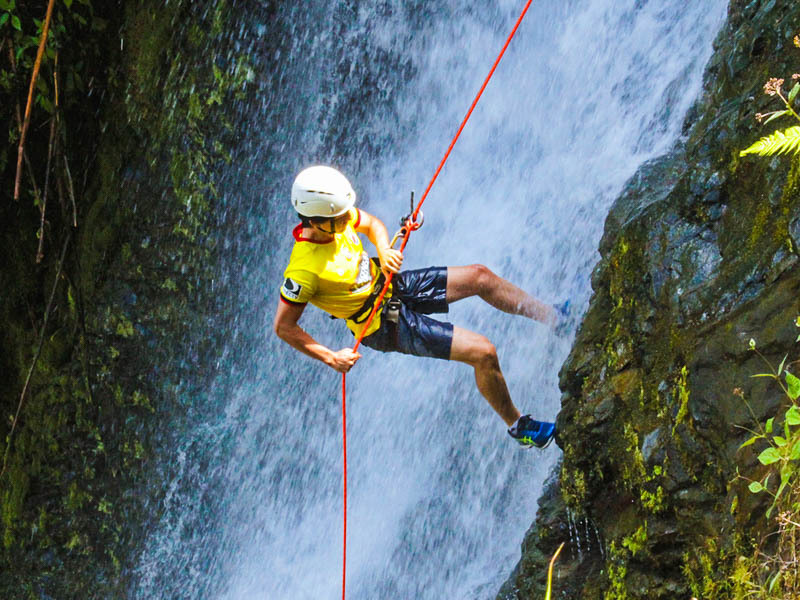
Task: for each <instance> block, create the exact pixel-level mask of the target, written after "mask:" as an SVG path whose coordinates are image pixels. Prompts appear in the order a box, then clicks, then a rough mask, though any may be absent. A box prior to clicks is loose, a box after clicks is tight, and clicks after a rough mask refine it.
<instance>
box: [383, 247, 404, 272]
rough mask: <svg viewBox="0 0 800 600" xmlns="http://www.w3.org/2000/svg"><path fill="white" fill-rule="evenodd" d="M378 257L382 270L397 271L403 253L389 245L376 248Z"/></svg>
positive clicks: (401, 263)
mask: <svg viewBox="0 0 800 600" xmlns="http://www.w3.org/2000/svg"><path fill="white" fill-rule="evenodd" d="M378 259H379V260H380V261H381V269H383V271H384V272H386V271H388V272H389V273H398V272H399V271H400V267H401V266H403V253H402V252H400V250H395V249H394V248H389V246H385V247H383V248H378Z"/></svg>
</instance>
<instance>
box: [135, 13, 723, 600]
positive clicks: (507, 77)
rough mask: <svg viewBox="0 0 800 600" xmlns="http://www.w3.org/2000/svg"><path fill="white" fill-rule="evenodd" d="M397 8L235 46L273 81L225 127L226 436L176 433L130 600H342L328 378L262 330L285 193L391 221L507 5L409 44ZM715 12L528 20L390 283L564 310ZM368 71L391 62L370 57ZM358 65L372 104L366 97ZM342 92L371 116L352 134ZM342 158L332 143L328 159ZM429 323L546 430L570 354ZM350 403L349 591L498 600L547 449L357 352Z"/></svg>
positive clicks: (658, 142)
mask: <svg viewBox="0 0 800 600" xmlns="http://www.w3.org/2000/svg"><path fill="white" fill-rule="evenodd" d="M411 4H413V3H412V2H400V1H399V0H397V1H386V2H381V3H363V6H362V7H361V8H360V9H358V10H355V11H353V12H348V11H347V10H345V8H344V7H343V6H342V5H341V4H340V3H339V2H322V1H317V0H314V1H310V2H304V3H303V4H302V6H301V8H291V9H284V10H285V11H286V12H287V13H291V18H288V17H287V18H286V21H287V22H289V21H291V22H293V23H294V29H293V30H292V31H291V35H290V38H289V41H286V42H284V44H283V46H282V49H281V55H280V56H277V55H276V54H275V53H274V51H273V50H269V54H268V55H266V54H259V52H266V50H263V49H264V48H267V47H269V36H270V35H272V34H271V33H270V29H269V23H266V22H265V23H264V24H263V27H259V26H257V27H254V28H252V29H248V30H246V31H245V30H243V31H242V32H240V33H239V35H240V36H241V40H240V41H241V45H242V47H243V48H244V49H245V50H247V51H249V52H251V54H252V56H253V59H254V60H255V61H256V63H259V62H260V63H262V64H263V68H267V67H266V65H268V64H272V63H271V62H270V61H275V60H277V61H278V63H277V64H278V65H279V72H278V73H277V76H276V78H275V79H272V80H267V79H266V78H265V80H264V81H263V82H262V84H261V88H260V90H259V93H258V94H256V95H254V96H253V97H252V98H251V100H250V101H249V105H248V106H247V107H245V108H243V109H242V111H243V114H245V115H247V123H246V130H247V131H246V139H245V140H244V141H243V142H242V152H241V155H242V156H243V158H241V160H240V161H239V162H238V163H237V164H235V165H234V166H233V167H232V172H231V173H230V174H228V177H229V179H230V180H231V181H234V180H235V181H238V182H239V183H238V185H237V186H233V185H232V189H233V191H231V192H229V195H228V197H227V199H226V201H227V202H228V203H230V204H232V205H238V206H240V207H245V208H244V209H242V210H246V211H250V212H252V219H250V220H248V221H247V223H246V225H243V226H242V229H241V231H239V234H240V237H238V239H234V240H231V243H232V244H234V243H235V244H237V247H238V248H239V251H238V254H237V256H238V260H239V261H240V264H239V263H237V264H236V265H235V268H234V269H232V270H238V272H239V276H240V277H241V285H242V289H243V294H242V295H243V297H245V298H248V299H249V300H248V301H247V303H246V304H243V305H241V306H231V307H230V310H231V311H232V313H234V314H235V319H234V321H235V323H236V327H235V329H234V330H233V331H231V332H230V339H231V345H234V344H236V343H239V342H237V340H238V339H239V336H243V337H247V336H249V337H250V338H251V339H255V340H256V342H255V343H254V345H253V347H252V355H251V358H250V362H249V364H248V365H247V366H246V367H244V368H241V367H240V368H241V369H242V370H241V373H240V374H239V375H238V378H239V381H240V382H241V383H240V385H239V386H238V388H237V389H236V391H235V393H233V394H232V395H231V397H229V398H228V400H227V401H226V403H225V405H224V406H222V407H219V409H218V411H217V415H218V418H217V419H216V420H212V421H210V422H207V423H204V424H203V425H202V426H201V427H198V428H197V429H196V430H192V431H189V432H187V433H186V434H184V435H182V436H181V437H180V439H179V440H178V447H177V448H176V449H175V454H174V456H172V457H170V458H169V459H168V460H172V461H174V465H173V468H172V472H173V473H174V479H173V480H172V481H169V482H166V484H165V487H166V488H167V490H168V491H167V495H166V498H165V500H164V502H163V503H162V505H161V506H160V507H158V508H157V510H158V514H159V515H160V518H159V520H158V522H157V524H156V526H155V527H154V528H153V530H152V532H151V533H150V536H149V540H150V541H149V543H148V544H147V549H146V550H145V552H144V554H143V556H142V559H141V562H140V564H139V566H138V567H137V570H136V580H135V583H134V584H133V594H132V595H133V596H134V597H136V598H161V597H185V598H214V599H220V600H223V599H224V600H228V599H230V600H245V599H247V600H250V599H253V600H255V599H269V600H305V599H317V598H335V597H339V595H340V594H341V591H340V584H341V532H342V529H341V528H342V498H341V430H340V412H339V411H340V408H339V402H340V387H339V386H340V379H339V377H338V376H337V375H336V374H335V373H334V372H333V371H331V370H330V369H328V368H327V367H324V366H323V365H321V364H317V363H314V362H312V361H311V360H310V359H307V358H305V357H302V356H300V355H299V354H297V353H295V352H294V351H293V350H291V349H290V348H289V347H288V346H287V345H285V344H283V343H281V342H280V341H279V340H276V339H275V337H274V336H273V335H272V333H271V327H270V326H271V318H272V314H273V311H274V307H275V305H276V304H277V289H278V287H279V284H280V281H281V274H282V269H283V266H284V264H285V262H286V260H287V259H288V253H289V251H290V249H291V243H292V239H291V235H290V233H289V232H290V229H291V226H292V225H293V219H292V217H291V214H290V211H289V208H288V190H289V185H290V183H291V179H292V177H293V175H294V173H296V172H297V171H298V170H299V169H301V168H302V167H304V166H307V165H308V164H311V163H314V162H328V163H333V164H335V165H337V166H339V167H341V168H342V169H343V170H345V172H346V173H347V175H348V176H349V177H350V178H351V180H352V181H353V182H354V185H355V187H356V190H357V192H358V194H359V206H361V207H362V208H364V209H365V210H367V211H369V212H371V213H373V214H376V215H378V216H379V217H381V218H383V219H384V220H385V221H386V222H387V225H388V226H389V227H390V228H394V226H395V223H396V219H397V217H398V216H400V214H401V212H402V211H403V210H404V209H406V206H407V200H408V193H409V190H411V189H416V190H417V194H418V196H419V194H420V193H421V192H422V191H423V189H424V186H425V185H426V184H427V182H428V180H429V178H430V177H431V175H432V174H433V171H434V169H435V167H436V165H437V164H438V162H439V160H440V159H441V156H442V154H443V153H444V151H445V149H446V147H447V144H448V143H449V141H450V139H451V138H452V135H453V134H454V133H455V130H456V127H457V125H458V123H459V122H460V121H461V119H462V118H463V116H464V114H465V112H466V109H467V107H468V106H469V103H470V102H471V100H472V98H473V97H474V94H475V93H476V92H477V90H478V88H479V86H480V84H481V82H482V81H483V78H484V77H485V76H486V73H487V71H488V69H489V67H490V66H491V63H492V61H493V60H494V57H495V56H496V54H497V52H498V51H499V49H500V47H501V46H502V43H503V41H504V40H505V36H506V35H507V34H508V32H509V30H510V28H511V26H512V24H513V22H514V20H515V19H516V17H517V15H518V13H519V10H521V8H522V6H523V4H524V3H523V2H522V0H514V1H510V0H502V1H500V2H497V3H494V7H493V8H486V7H485V4H486V3H483V2H473V1H471V0H470V1H468V2H465V1H463V0H462V1H458V2H457V1H455V0H449V1H447V2H436V3H428V4H426V5H425V10H426V11H427V13H426V14H427V18H426V20H425V22H424V26H412V25H411V24H410V22H409V19H408V14H409V11H411V13H413V11H412V9H410V8H405V5H411ZM431 5H434V6H433V7H432V6H431ZM725 7H726V2H724V1H722V0H704V1H703V2H700V1H698V0H694V1H692V2H686V1H685V0H616V1H611V0H558V1H555V0H539V1H537V2H534V4H533V6H532V8H531V10H530V12H529V14H528V15H527V17H526V19H525V21H524V23H523V25H522V26H521V28H520V30H519V32H518V34H517V36H516V38H515V39H514V41H513V43H512V45H511V47H510V48H509V50H508V52H507V54H506V56H505V58H504V59H503V62H502V63H501V65H500V67H499V69H498V71H497V72H496V74H495V76H494V79H493V80H492V82H491V83H490V85H489V88H488V89H487V91H486V93H485V94H484V97H483V99H482V100H481V103H480V104H479V105H478V108H477V110H476V111H475V113H474V114H473V117H472V119H471V121H470V123H469V125H468V126H467V129H466V130H465V132H464V134H463V136H462V138H461V140H460V142H459V144H458V145H457V146H456V149H455V150H454V152H453V154H452V155H451V157H450V160H449V162H448V164H447V166H446V167H445V169H444V171H443V172H442V175H441V176H440V178H439V180H438V182H437V184H436V186H435V187H434V189H433V191H432V193H431V194H430V196H429V198H428V200H427V201H426V204H425V214H426V225H425V227H424V228H423V229H422V230H420V231H419V232H417V233H415V234H414V235H413V236H412V238H411V243H410V245H409V248H408V250H407V254H406V262H405V267H406V268H414V267H419V266H424V265H428V264H444V265H447V264H467V263H471V262H481V263H484V264H486V265H487V266H489V267H490V268H492V269H493V270H494V271H496V272H497V273H499V274H501V275H502V276H504V277H507V278H509V279H511V280H512V281H514V282H515V283H517V284H518V285H520V286H522V287H524V288H525V289H527V290H529V291H530V292H531V293H533V294H534V295H536V296H538V297H540V298H541V299H542V300H544V301H548V302H555V301H560V300H562V299H564V298H567V297H569V298H571V299H572V302H573V305H574V306H575V308H576V309H577V310H578V311H579V312H580V311H582V310H583V308H584V307H585V305H586V303H587V302H588V298H589V295H590V291H591V290H590V288H589V284H588V279H589V275H590V272H591V269H592V267H593V266H594V263H595V262H596V259H597V253H596V247H597V244H598V242H599V238H600V235H601V233H602V227H603V221H604V219H605V215H606V213H607V210H608V208H609V206H610V204H611V202H612V201H613V200H614V198H615V196H616V195H617V194H618V192H619V191H620V189H621V187H622V185H623V183H624V182H625V181H626V179H627V178H628V177H630V176H631V175H632V174H633V173H634V172H635V170H636V168H637V167H638V166H639V165H640V164H641V163H642V162H643V161H645V160H647V159H649V158H652V157H655V156H658V155H659V154H661V153H663V152H664V151H665V150H667V149H668V148H669V147H670V146H671V145H672V144H673V143H674V142H675V140H676V139H677V138H678V136H679V133H680V126H681V122H682V119H683V115H684V114H685V112H686V110H687V109H688V108H689V106H690V105H691V103H692V102H693V101H694V100H695V99H696V97H697V96H698V94H699V91H700V83H701V74H702V69H703V66H704V65H705V63H706V61H707V60H708V58H709V56H710V53H711V42H712V40H713V38H714V36H715V35H716V32H717V31H718V29H719V27H720V26H721V24H722V21H723V19H724V13H725ZM415 10H416V13H414V14H418V13H419V11H420V9H415ZM249 17H250V18H253V15H252V14H251V15H249ZM345 17H346V18H345ZM382 53H385V54H386V55H387V56H389V57H391V58H390V59H389V60H388V61H386V62H385V63H383V62H381V61H379V60H377V59H375V57H376V56H380V55H381V54H382ZM365 65H366V67H365ZM360 68H368V70H369V72H370V73H371V74H372V75H374V77H372V79H370V81H369V87H370V90H369V91H374V90H377V92H375V94H377V96H375V95H373V96H372V97H371V98H364V94H365V93H366V92H365V89H364V88H363V86H364V83H363V81H362V80H361V79H359V73H361V71H359V69H360ZM397 68H409V69H410V72H411V73H412V75H411V78H410V79H409V80H408V81H406V79H408V77H401V76H400V74H399V73H398V72H397V71H396V69H397ZM276 81H277V82H278V84H277V85H276ZM342 82H343V83H342ZM360 86H361V87H360ZM348 98H351V99H352V98H356V99H358V98H361V99H363V102H365V103H368V104H369V103H371V104H369V106H371V107H373V108H372V109H371V110H370V111H367V112H366V114H365V115H364V116H361V115H356V116H353V115H351V113H349V112H348V111H349V107H348ZM376 98H377V100H376ZM335 140H347V143H343V142H341V143H339V144H338V145H336V146H335V149H334V145H333V144H334V143H335ZM369 144H373V145H374V147H375V150H376V151H375V152H368V151H367V150H366V148H367V146H368V145H369ZM306 312H307V314H306V315H304V319H303V321H302V324H303V325H304V326H305V327H306V328H307V329H308V330H309V331H310V332H311V333H312V334H313V335H314V336H315V337H316V338H317V339H318V340H320V341H322V342H323V343H326V344H328V345H330V346H333V347H344V346H348V345H351V344H352V337H350V336H349V334H348V333H347V332H346V329H345V327H344V325H343V324H342V323H340V322H332V321H329V320H328V319H326V318H323V317H322V316H320V315H319V313H318V312H316V310H315V309H313V308H309V310H308V311H306ZM447 318H448V319H450V320H451V321H453V322H454V323H457V324H459V325H461V326H464V327H468V328H471V329H474V330H477V331H480V332H481V333H484V334H485V335H487V336H488V337H489V338H490V339H492V340H493V341H494V342H495V344H496V345H497V347H498V351H499V354H500V360H501V365H502V367H503V369H504V371H505V374H506V378H507V380H508V383H509V387H510V389H511V393H512V396H513V398H514V399H515V402H516V403H517V405H518V406H519V407H520V408H521V409H522V410H523V411H524V412H531V413H533V415H534V416H535V417H538V418H543V419H549V420H552V419H553V418H554V417H555V415H556V413H557V411H558V407H559V391H558V387H557V381H558V377H557V373H558V369H559V367H560V365H561V363H562V362H563V360H564V358H565V357H566V355H567V352H568V351H569V343H570V340H569V339H557V338H555V337H554V336H553V334H551V333H549V332H548V331H547V330H546V329H545V328H544V327H542V326H541V325H538V324H536V323H534V322H532V321H527V320H525V319H522V318H520V317H512V316H508V315H505V314H502V313H498V312H496V311H493V310H492V309H490V308H489V307H487V306H486V305H484V304H482V303H481V302H480V301H479V300H467V301H464V302H462V303H459V304H457V305H454V306H453V307H452V309H451V313H450V315H449V316H448V317H447ZM262 332H263V333H262ZM231 368H234V367H233V366H232V367H231ZM348 387H349V400H348V458H349V460H348V468H349V491H350V495H349V501H348V502H349V514H348V525H349V530H348V534H349V535H348V598H351V599H353V600H356V599H362V600H367V599H375V598H399V599H407V598H408V599H411V598H414V599H423V598H424V599H432V600H434V599H436V600H438V599H440V598H444V597H449V598H459V599H462V598H464V599H471V598H481V599H484V598H494V596H495V594H496V592H497V590H498V588H499V586H500V584H501V583H502V581H503V580H504V579H505V578H506V577H507V575H508V573H509V572H510V571H511V569H512V568H513V566H514V564H515V563H516V561H517V560H518V558H519V546H520V542H521V541H522V538H523V536H524V533H525V531H526V529H527V528H528V527H529V526H530V523H531V522H532V520H533V518H534V515H535V511H536V508H537V501H538V497H539V494H540V492H541V489H542V485H543V482H544V480H545V478H546V477H547V475H548V473H549V472H550V470H551V469H552V467H553V465H554V463H555V461H556V460H557V457H558V454H559V450H558V449H557V448H555V446H553V447H551V448H549V449H548V450H546V451H544V452H537V451H521V450H520V449H518V448H517V447H516V445H515V444H514V443H513V442H512V441H511V440H510V438H508V436H507V434H506V433H505V427H504V425H503V423H502V422H501V420H500V419H499V418H498V417H497V416H496V415H494V413H493V412H492V411H491V409H490V408H489V407H488V405H487V404H486V403H485V401H484V400H483V399H482V398H481V397H480V396H479V394H478V393H477V391H476V390H475V388H474V383H473V379H472V374H471V371H470V370H469V369H468V368H467V367H466V366H464V365H460V364H449V363H446V362H444V361H436V360H430V359H427V360H426V359H417V358H411V357H405V356H400V355H382V354H379V353H376V352H373V351H371V350H370V349H364V357H363V359H362V360H361V361H360V362H359V364H358V366H357V368H356V369H354V370H353V371H352V372H351V374H350V375H349V376H348Z"/></svg>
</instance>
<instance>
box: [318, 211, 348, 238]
mask: <svg viewBox="0 0 800 600" xmlns="http://www.w3.org/2000/svg"><path fill="white" fill-rule="evenodd" d="M349 220H350V211H348V212H346V213H344V214H343V215H339V216H338V217H332V218H325V217H323V218H314V219H311V226H312V227H313V228H314V229H317V230H318V231H321V232H323V233H327V234H334V233H342V232H343V231H344V230H345V227H347V221H349Z"/></svg>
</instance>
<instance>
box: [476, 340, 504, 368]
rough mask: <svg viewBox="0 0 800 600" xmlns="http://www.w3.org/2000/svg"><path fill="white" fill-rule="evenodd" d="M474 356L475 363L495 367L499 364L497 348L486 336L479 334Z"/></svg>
mask: <svg viewBox="0 0 800 600" xmlns="http://www.w3.org/2000/svg"><path fill="white" fill-rule="evenodd" d="M473 357H474V361H475V364H480V365H482V366H484V367H491V368H494V367H496V366H497V365H499V361H498V359H497V348H495V345H494V344H493V343H492V342H491V341H489V339H488V338H486V337H484V336H482V335H481V336H478V337H477V339H476V340H475V345H474V346H473Z"/></svg>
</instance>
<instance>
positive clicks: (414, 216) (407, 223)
mask: <svg viewBox="0 0 800 600" xmlns="http://www.w3.org/2000/svg"><path fill="white" fill-rule="evenodd" d="M532 2H533V0H528V1H527V2H526V4H525V8H523V9H522V12H521V13H520V15H519V17H518V18H517V22H516V23H515V24H514V27H513V28H512V29H511V33H509V35H508V38H507V39H506V43H505V44H504V45H503V48H502V50H500V54H498V55H497V58H496V59H495V61H494V64H493V65H492V68H491V69H490V70H489V74H488V75H487V76H486V79H485V80H484V81H483V85H481V89H480V90H478V94H477V95H476V96H475V99H474V100H473V101H472V105H471V106H470V107H469V110H468V111H467V114H466V116H465V117H464V120H463V121H461V125H460V126H459V128H458V131H457V132H456V134H455V136H454V137H453V141H451V142H450V146H449V147H448V148H447V152H445V154H444V157H443V158H442V161H441V162H440V163H439V166H438V167H437V169H436V172H435V173H434V174H433V177H432V178H431V180H430V182H429V183H428V187H426V188H425V192H424V193H423V194H422V198H420V201H419V204H417V206H416V208H414V194H413V193H412V194H411V208H412V210H411V213H410V214H409V215H408V216H407V217H404V218H403V219H401V228H400V230H399V231H398V232H397V233H396V234H395V236H394V238H392V243H391V247H394V245H395V243H396V242H397V240H398V239H402V243H401V244H400V252H403V250H405V248H406V244H407V243H408V238H409V236H410V235H411V232H412V231H416V230H417V229H419V228H420V227H421V226H422V222H423V220H424V216H423V214H422V204H423V202H425V199H426V198H427V197H428V193H429V192H430V191H431V188H432V187H433V184H434V183H435V182H436V179H437V178H438V177H439V173H440V172H441V170H442V167H444V164H445V163H446V162H447V159H448V158H450V153H451V152H452V150H453V147H454V146H455V145H456V142H457V141H458V138H459V137H460V136H461V132H462V131H463V130H464V126H465V125H466V124H467V121H469V118H470V117H471V116H472V111H473V110H475V106H476V105H477V104H478V100H480V99H481V96H482V95H483V91H484V90H485V89H486V86H487V85H488V84H489V80H490V79H491V78H492V75H494V72H495V69H497V65H498V64H500V60H501V59H502V58H503V55H504V54H505V52H506V49H507V48H508V45H509V44H510V43H511V40H512V39H513V38H514V34H516V33H517V29H518V28H519V26H520V23H522V20H523V19H524V18H525V14H526V13H527V12H528V9H529V8H530V6H531V3H532ZM381 275H383V273H381ZM392 277H393V274H392V273H389V274H388V276H386V281H385V282H384V283H383V287H382V288H381V291H380V294H379V295H378V296H377V297H376V298H375V299H374V301H373V302H372V310H371V311H370V313H369V318H368V319H367V320H366V325H364V328H363V329H362V330H361V335H359V336H358V338H356V343H355V345H354V346H353V352H356V351H357V350H358V347H359V346H360V345H361V340H363V339H364V333H365V332H366V331H368V330H369V326H370V324H371V323H372V320H373V319H374V318H375V315H376V313H377V312H378V309H379V308H381V306H382V305H383V299H384V297H385V296H386V292H387V290H388V289H389V286H390V285H391V283H392ZM376 287H377V286H376ZM370 297H371V296H370ZM387 305H388V306H389V307H392V308H390V310H391V311H392V313H391V314H392V316H393V317H395V320H394V321H393V322H394V323H395V324H396V323H397V320H396V317H397V316H398V315H399V302H398V303H397V304H395V305H392V300H391V299H390V300H389V301H388V302H387ZM359 316H360V315H359ZM389 320H390V322H391V321H392V319H391V318H390V319H389ZM342 462H343V497H344V508H343V511H344V512H343V517H344V518H343V533H342V536H343V537H342V600H345V589H346V586H347V374H346V373H342Z"/></svg>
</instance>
